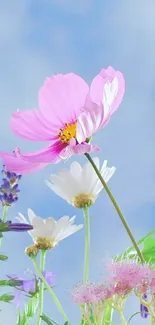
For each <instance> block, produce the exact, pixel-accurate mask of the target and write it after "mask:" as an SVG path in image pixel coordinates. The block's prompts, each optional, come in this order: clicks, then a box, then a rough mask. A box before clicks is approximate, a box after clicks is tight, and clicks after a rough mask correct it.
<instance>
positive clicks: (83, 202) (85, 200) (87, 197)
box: [73, 193, 96, 209]
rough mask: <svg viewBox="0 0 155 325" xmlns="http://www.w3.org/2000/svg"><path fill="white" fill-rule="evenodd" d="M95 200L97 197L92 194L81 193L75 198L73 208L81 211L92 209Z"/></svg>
mask: <svg viewBox="0 0 155 325" xmlns="http://www.w3.org/2000/svg"><path fill="white" fill-rule="evenodd" d="M95 199H96V198H95V196H94V195H93V194H91V193H81V194H79V195H77V196H75V197H74V200H73V206H74V207H75V208H79V209H83V208H86V207H90V206H91V205H93V204H94V202H95Z"/></svg>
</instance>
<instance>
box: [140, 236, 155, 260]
mask: <svg viewBox="0 0 155 325" xmlns="http://www.w3.org/2000/svg"><path fill="white" fill-rule="evenodd" d="M143 245H144V246H143V249H142V254H143V257H144V260H145V262H150V263H152V262H155V237H149V238H147V239H145V240H144V243H143Z"/></svg>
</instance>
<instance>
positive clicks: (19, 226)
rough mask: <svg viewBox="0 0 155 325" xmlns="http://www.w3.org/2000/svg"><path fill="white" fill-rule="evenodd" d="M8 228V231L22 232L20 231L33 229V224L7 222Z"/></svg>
mask: <svg viewBox="0 0 155 325" xmlns="http://www.w3.org/2000/svg"><path fill="white" fill-rule="evenodd" d="M8 226H9V229H8V231H17V232H22V231H29V230H32V229H33V226H32V225H30V224H27V223H11V224H10V223H9V225H8Z"/></svg>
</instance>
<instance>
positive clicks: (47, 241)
mask: <svg viewBox="0 0 155 325" xmlns="http://www.w3.org/2000/svg"><path fill="white" fill-rule="evenodd" d="M56 245H57V241H55V239H52V238H51V237H37V238H35V246H36V247H37V248H38V249H44V250H48V249H52V248H54V247H55V246H56Z"/></svg>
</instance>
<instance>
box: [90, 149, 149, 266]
mask: <svg viewBox="0 0 155 325" xmlns="http://www.w3.org/2000/svg"><path fill="white" fill-rule="evenodd" d="M85 156H86V157H87V159H88V160H89V162H90V163H91V165H92V167H93V168H94V170H95V172H96V174H97V176H98V178H99V179H100V181H101V183H102V185H103V187H104V189H105V191H106V192H107V194H108V196H109V198H110V200H111V202H112V204H113V205H114V207H115V209H116V211H117V213H118V215H119V217H120V219H121V221H122V223H123V226H124V228H125V230H126V232H127V234H128V236H129V237H130V239H131V241H132V243H133V246H134V247H135V250H136V251H137V254H138V256H139V258H140V260H141V262H142V263H144V259H143V256H142V254H141V251H140V249H139V247H138V245H137V242H136V240H135V238H134V236H133V234H132V232H131V230H130V228H129V226H128V224H127V222H126V220H125V218H124V216H123V214H122V212H121V210H120V208H119V206H118V204H117V202H116V200H115V198H114V197H113V195H112V193H111V191H110V190H109V188H108V186H107V184H106V182H105V181H104V179H103V177H102V175H101V173H100V171H99V170H98V168H97V167H96V165H95V163H94V161H93V159H92V158H91V156H90V155H89V154H88V153H85Z"/></svg>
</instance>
